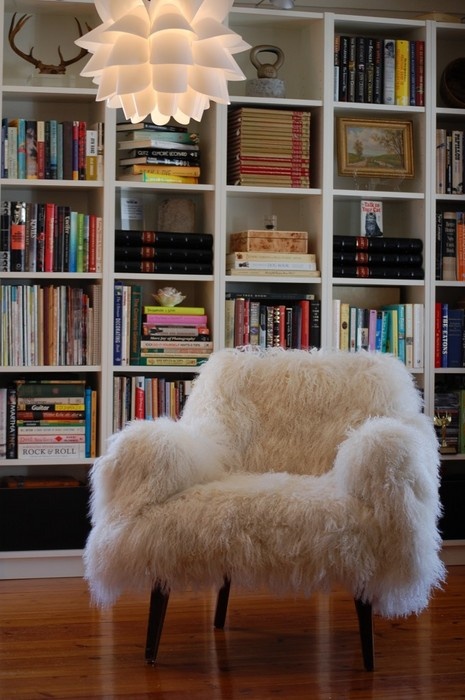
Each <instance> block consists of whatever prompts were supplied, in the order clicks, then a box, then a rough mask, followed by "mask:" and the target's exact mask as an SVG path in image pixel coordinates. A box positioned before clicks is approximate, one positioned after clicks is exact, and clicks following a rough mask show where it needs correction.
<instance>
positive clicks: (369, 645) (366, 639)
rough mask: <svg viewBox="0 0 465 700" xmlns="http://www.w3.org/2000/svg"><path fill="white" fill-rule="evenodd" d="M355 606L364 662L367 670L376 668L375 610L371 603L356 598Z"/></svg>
mask: <svg viewBox="0 0 465 700" xmlns="http://www.w3.org/2000/svg"><path fill="white" fill-rule="evenodd" d="M355 608H356V610H357V616H358V626H359V629H360V641H361V643H362V654H363V663H364V664H365V668H366V670H367V671H373V670H374V668H375V645H374V639H373V612H372V606H371V603H364V602H363V601H362V600H359V599H358V598H355Z"/></svg>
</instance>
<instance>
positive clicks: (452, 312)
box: [447, 309, 464, 367]
mask: <svg viewBox="0 0 465 700" xmlns="http://www.w3.org/2000/svg"><path fill="white" fill-rule="evenodd" d="M463 315H464V310H463V309H449V316H448V324H447V366H448V367H463V359H462V344H463Z"/></svg>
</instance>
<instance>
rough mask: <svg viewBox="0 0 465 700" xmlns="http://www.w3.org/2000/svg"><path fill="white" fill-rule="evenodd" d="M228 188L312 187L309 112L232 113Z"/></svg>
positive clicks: (251, 109) (238, 109) (235, 110)
mask: <svg viewBox="0 0 465 700" xmlns="http://www.w3.org/2000/svg"><path fill="white" fill-rule="evenodd" d="M228 184H230V185H252V186H267V187H310V112H303V111H301V110H294V109H262V108H257V107H236V108H233V109H231V110H230V111H229V116H228Z"/></svg>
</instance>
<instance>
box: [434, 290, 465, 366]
mask: <svg viewBox="0 0 465 700" xmlns="http://www.w3.org/2000/svg"><path fill="white" fill-rule="evenodd" d="M464 310H465V303H464V304H463V305H460V303H459V302H456V303H455V304H448V303H447V302H439V301H438V302H436V304H435V309H434V312H435V313H434V366H435V367H457V368H460V367H465V324H464V313H465V311H464Z"/></svg>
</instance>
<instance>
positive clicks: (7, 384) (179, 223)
mask: <svg viewBox="0 0 465 700" xmlns="http://www.w3.org/2000/svg"><path fill="white" fill-rule="evenodd" d="M414 4H415V5H418V6H419V5H420V3H414ZM51 5H52V3H50V2H45V0H38V1H37V2H32V0H31V2H28V1H27V0H22V2H21V11H24V12H28V13H30V15H31V17H30V19H28V20H27V21H26V23H25V24H24V26H23V27H22V29H21V31H20V33H19V34H18V35H17V36H16V39H15V40H16V42H18V43H19V45H20V46H21V48H22V49H23V50H25V51H28V50H29V47H30V46H34V55H35V56H40V58H41V59H42V60H44V61H46V62H48V63H52V62H54V61H58V60H59V59H58V56H57V53H56V51H55V47H53V46H52V45H51V44H52V42H51V41H50V37H51V36H60V45H61V49H62V51H63V53H64V54H65V55H66V57H67V56H68V55H73V54H75V48H76V47H75V46H74V43H73V42H74V39H75V38H76V36H77V32H78V29H77V24H76V22H75V19H74V17H75V16H76V17H78V19H79V22H80V23H81V27H83V28H84V27H86V25H87V24H89V25H90V26H95V25H96V24H97V23H98V22H99V19H98V17H97V14H96V12H95V8H94V3H93V2H90V0H89V1H88V2H87V1H86V0H84V1H81V2H73V3H69V2H55V3H53V8H51ZM1 9H2V12H1V22H2V23H3V28H2V32H3V39H4V42H3V46H4V49H3V55H2V58H1V66H0V71H1V75H2V88H1V94H0V100H1V102H0V111H1V117H2V127H3V130H2V144H4V143H5V141H8V142H9V143H10V146H9V147H8V148H7V149H5V148H3V159H2V166H1V167H2V171H1V179H0V188H1V192H0V194H1V202H2V207H1V222H2V236H1V251H0V255H1V258H0V260H1V266H0V294H1V303H2V307H1V313H2V316H1V322H2V326H1V329H2V331H1V337H0V367H1V373H0V374H1V380H0V399H1V401H2V403H1V404H0V418H1V416H3V418H1V420H3V424H4V426H5V431H4V440H3V441H4V442H5V446H4V447H3V443H2V449H3V452H2V455H1V456H0V479H1V487H0V578H14V577H29V576H63V575H75V574H79V573H81V570H82V565H81V554H82V545H83V543H84V540H85V536H86V532H87V529H88V526H89V524H88V521H87V519H86V513H87V499H88V491H87V488H86V483H87V477H88V472H89V469H90V468H91V466H92V464H93V462H94V460H95V457H96V456H98V455H99V454H100V453H101V452H102V451H103V450H104V449H105V445H106V441H107V439H108V438H109V437H110V435H111V434H112V433H113V432H115V431H116V430H120V429H121V428H122V427H123V426H124V424H125V423H126V422H127V421H128V420H132V419H137V418H155V417H157V416H159V415H169V416H171V417H173V418H176V416H177V415H179V412H180V411H181V410H182V406H183V403H184V401H185V400H186V398H187V396H188V395H189V391H190V387H191V385H192V382H193V381H194V380H195V376H196V373H197V372H198V368H199V367H200V366H201V364H202V363H203V362H204V361H205V359H207V358H208V355H209V354H210V352H212V351H213V350H216V349H220V348H222V347H234V346H241V345H245V344H256V345H261V346H270V345H272V346H282V347H286V348H293V347H297V348H305V349H307V348H311V347H323V348H331V347H337V348H340V349H341V350H345V351H348V352H349V351H351V350H355V349H358V348H364V347H368V348H369V349H375V350H377V349H380V350H385V351H389V352H395V353H396V354H399V355H400V357H401V358H402V359H403V361H404V362H405V363H406V365H407V366H408V367H409V369H410V370H411V372H412V373H413V375H414V377H415V381H416V383H417V385H418V387H419V389H420V390H421V391H422V393H423V396H424V404H425V411H426V412H427V414H428V415H430V416H432V417H434V416H435V415H436V418H437V419H439V424H438V434H439V436H440V437H441V435H442V431H443V430H445V434H446V442H447V447H448V448H449V449H448V450H444V454H443V455H442V487H441V488H442V493H443V500H444V505H445V519H444V521H443V525H444V536H445V539H446V547H445V550H444V551H445V557H446V558H447V559H448V560H449V561H457V562H462V563H463V561H464V560H465V532H464V531H463V525H462V526H460V523H461V520H460V517H458V516H457V514H458V513H460V509H463V502H464V498H465V496H464V482H465V457H464V454H465V442H464V437H463V435H462V432H463V424H464V422H465V421H464V420H463V418H462V417H463V416H465V409H464V407H463V406H464V405H465V382H464V380H463V378H464V376H465V367H464V364H465V363H464V361H463V345H461V344H460V347H459V348H458V350H457V341H454V340H453V338H454V337H459V336H460V337H462V336H461V335H460V334H461V333H462V335H463V330H462V331H461V330H460V329H461V328H462V329H463V309H464V308H465V303H464V302H465V297H464V296H463V293H462V290H463V288H464V286H463V278H462V277H461V274H462V273H461V272H460V271H459V270H460V267H459V264H458V263H459V262H460V252H459V251H460V250H461V249H460V247H459V240H460V237H459V235H458V231H459V230H460V223H461V221H462V214H463V213H464V212H465V196H464V194H463V190H462V192H459V191H456V192H452V190H451V191H450V192H448V191H447V186H446V185H445V190H444V191H441V190H440V189H439V187H438V184H437V177H438V175H437V172H438V170H437V165H436V152H437V138H439V136H437V135H438V133H441V134H442V133H444V134H445V137H446V139H447V137H448V136H449V135H450V137H451V139H452V134H453V133H454V137H453V138H455V139H459V141H460V137H458V136H457V135H456V132H462V134H463V130H464V129H465V105H464V106H463V107H462V106H457V105H451V104H449V103H448V102H447V100H445V99H444V96H443V91H442V89H441V76H442V74H443V72H444V69H445V68H446V66H448V65H449V64H450V63H451V61H453V60H454V59H458V58H460V57H462V55H463V46H464V39H465V34H464V30H465V27H464V26H463V25H461V24H460V23H455V22H454V23H450V24H445V23H437V22H433V21H429V20H423V19H421V20H420V19H417V20H416V19H398V18H397V19H396V18H386V17H382V16H379V17H377V16H366V15H364V16H357V15H352V14H351V15H343V14H334V13H332V12H329V11H328V12H324V13H322V12H314V11H304V10H293V11H281V10H276V9H274V8H271V9H270V8H266V7H262V6H261V7H260V8H258V7H254V6H252V5H250V6H248V7H234V8H233V9H232V10H231V12H230V14H229V18H228V22H229V24H230V26H231V28H232V29H234V31H236V32H238V33H239V34H240V35H241V36H242V37H243V38H244V39H245V41H247V42H248V43H249V44H250V45H251V46H252V47H260V46H265V47H266V46H268V47H272V49H273V50H275V49H276V51H277V52H278V53H279V52H282V54H283V55H284V62H283V63H282V65H280V66H279V70H278V77H279V80H280V81H282V83H281V87H282V86H284V91H283V90H280V92H279V93H278V94H275V93H273V92H271V93H270V92H269V85H267V89H266V90H262V88H261V86H260V88H257V70H256V67H255V66H254V65H253V64H252V62H251V58H250V56H249V54H248V53H247V52H244V53H242V54H238V55H236V56H235V58H236V60H237V61H238V63H239V64H240V66H241V68H242V70H243V72H244V74H245V76H246V81H245V82H231V83H229V90H230V98H231V103H230V105H215V104H212V105H211V107H210V108H209V109H208V110H206V111H205V113H204V115H203V118H202V121H201V123H197V122H191V123H190V124H189V125H188V127H187V131H186V132H185V133H182V132H180V131H179V130H178V129H177V125H175V124H174V123H170V124H169V125H168V127H169V129H168V130H165V133H163V130H159V131H158V132H157V131H156V130H155V129H154V128H153V127H152V128H140V129H136V128H135V126H134V125H131V124H128V123H125V120H124V115H123V114H122V113H121V112H120V111H118V110H113V109H109V108H107V107H105V106H104V104H102V103H97V102H96V101H95V96H96V91H95V89H94V86H93V85H92V84H91V83H90V82H89V81H87V80H85V79H83V78H81V77H80V76H79V71H80V70H81V67H82V65H83V62H84V60H82V61H81V62H76V63H75V64H73V65H71V66H69V67H68V68H67V72H66V73H65V74H64V75H59V76H53V75H41V74H39V73H38V72H37V71H36V70H35V69H34V68H33V67H32V66H31V64H30V63H28V62H26V61H24V60H23V59H21V58H20V57H19V56H18V55H17V54H16V53H15V52H14V51H13V50H12V49H11V47H10V45H9V41H8V31H9V27H10V22H11V21H12V18H13V15H14V12H15V10H16V2H13V0H2V2H1ZM420 10H421V7H419V12H420ZM459 11H460V10H459ZM375 14H376V13H375ZM16 19H18V16H17V17H16ZM45 28H46V31H45ZM52 29H53V31H52ZM47 37H48V38H47ZM381 50H382V51H381ZM395 51H397V52H398V56H399V57H401V56H403V57H404V60H403V64H402V65H403V66H404V68H405V67H407V68H408V71H407V72H408V77H407V76H406V75H405V72H406V71H405V70H404V71H403V73H404V80H403V81H401V80H400V79H399V77H400V76H401V75H402V71H401V69H400V68H399V70H398V71H397V78H398V80H397V81H396V73H395V72H394V74H392V73H389V61H390V60H392V54H393V52H394V53H395ZM274 55H275V54H273V51H272V54H271V57H270V62H271V63H272V62H273V61H274ZM260 56H261V58H262V59H263V60H266V54H260ZM353 56H355V68H354V67H353V66H352V63H353V61H352V58H351V57H353ZM357 57H358V60H357ZM362 58H363V59H364V60H362ZM349 59H350V60H349ZM394 65H395V64H394ZM399 65H401V64H400V63H399ZM406 86H410V87H408V89H406ZM21 120H23V121H21ZM147 121H149V120H147ZM26 124H29V126H30V125H31V124H32V125H34V127H35V129H36V130H37V129H38V133H42V126H43V127H44V130H45V125H47V126H46V129H47V134H48V137H47V138H48V140H50V133H52V134H55V132H56V139H57V140H56V143H58V144H64V143H65V134H68V133H69V131H70V124H71V125H74V126H75V128H76V130H77V131H76V132H75V133H77V140H78V143H79V133H81V144H85V143H87V142H88V148H89V153H88V155H89V157H91V158H92V159H91V160H89V161H86V160H85V158H84V160H83V161H82V160H81V168H80V167H79V160H78V161H77V165H76V172H75V171H74V168H73V160H72V153H73V150H72V149H71V161H70V160H69V152H68V150H66V149H65V150H63V148H62V152H61V153H60V151H59V150H58V151H57V158H56V163H55V162H54V160H53V158H52V166H53V167H52V169H51V170H50V167H48V169H46V168H45V167H43V166H42V165H41V163H42V161H40V165H39V163H37V162H36V163H35V164H33V163H31V158H29V167H30V168H31V169H30V170H28V161H27V160H24V159H23V156H26V155H27V150H25V152H24V153H23V151H22V149H20V151H21V156H20V157H19V152H18V130H19V129H20V128H21V129H22V128H23V126H24V134H25V138H26V136H28V134H29V137H30V132H29V131H28V128H27V127H26ZM79 125H81V127H79ZM244 125H245V126H244ZM9 129H10V131H9ZM15 129H16V132H15ZM357 130H358V131H357ZM439 130H442V131H441V132H439ZM87 132H90V133H89V134H87ZM72 134H73V130H72V129H71V139H72ZM167 134H168V136H167ZM169 134H170V135H169ZM180 134H181V135H180ZM370 136H374V137H375V140H376V143H377V146H378V150H377V153H375V154H373V152H372V151H373V149H371V148H370V144H369V143H368V140H367V139H368V137H370ZM163 139H165V140H164V141H163ZM397 139H400V141H401V144H402V149H401V150H402V153H399V149H397V150H396V146H395V144H396V143H397ZM39 140H40V139H39ZM13 141H14V143H15V144H16V152H15V149H14V148H13V147H12V146H11V143H13ZM462 141H463V137H462ZM371 145H372V144H371ZM170 150H175V151H176V163H174V162H173V158H172V157H171V156H170V154H169V151H170ZM82 153H83V152H82V151H81V157H82ZM84 153H85V151H84ZM53 154H55V151H53ZM77 154H78V155H77V157H79V147H78V149H77ZM14 155H16V158H14V157H13V156H14ZM47 157H48V159H49V160H50V153H48V156H47ZM20 158H21V162H20ZM94 158H95V160H94ZM49 160H48V161H47V162H48V163H49ZM129 161H130V162H129ZM49 165H50V163H49ZM86 165H87V167H88V170H86ZM70 166H71V169H70ZM23 168H25V170H22V169H23ZM34 168H36V170H35V171H34ZM28 173H29V175H30V176H29V177H28ZM34 174H36V175H37V177H33V175H34ZM393 175H394V176H393ZM462 182H463V180H462ZM451 187H452V182H451ZM18 212H19V219H18ZM23 212H24V217H25V223H24V226H23V228H21V225H20V224H19V223H18V222H19V221H20V219H21V217H22V216H23ZM42 219H43V220H44V223H42ZM45 222H47V224H48V228H47V226H45ZM7 224H8V226H7ZM454 225H455V229H454V231H455V238H453V237H452V229H453V227H454ZM42 227H43V228H44V233H45V231H46V230H48V232H49V236H48V243H47V239H46V237H45V236H44V241H43V243H42V237H41V236H39V240H38V239H37V235H36V234H37V232H38V231H40V230H42ZM7 229H8V231H7ZM78 231H79V232H80V233H79V235H78V236H77V237H78V240H80V241H81V244H80V245H79V246H77V247H74V244H73V245H70V242H69V241H70V238H71V239H72V240H74V238H75V237H76V234H77V233H78ZM381 231H382V235H379V234H380V232H381ZM23 232H24V233H23ZM60 232H61V233H60ZM71 232H72V235H71V236H70V233H71ZM446 234H447V235H446ZM23 237H24V239H25V240H26V241H27V245H26V248H25V249H24V252H21V246H19V249H18V245H17V242H18V241H22V240H23ZM34 237H35V244H34ZM445 240H447V241H448V245H445V243H444V241H445ZM12 241H13V244H12ZM39 242H40V244H39ZM452 243H455V248H454V246H453V245H452ZM454 251H455V254H456V260H455V262H452V261H451V260H450V259H448V258H450V257H451V253H453V252H454ZM462 252H463V251H462ZM464 257H465V256H464ZM448 270H449V272H448ZM167 290H168V291H167ZM173 290H174V291H173ZM166 293H168V294H176V293H179V294H180V295H181V297H182V300H181V302H180V304H179V305H178V306H176V307H175V308H176V309H177V312H175V313H172V312H169V313H166V309H165V311H164V312H163V310H161V309H160V306H161V304H160V301H159V299H160V295H163V294H166ZM446 311H447V312H448V316H447V319H448V324H449V326H450V328H449V335H447V333H446V332H445V330H444V329H445V328H446V325H445V321H444V315H445V312H446ZM181 312H182V313H181ZM439 313H440V314H441V316H440V317H439V316H438V314H439ZM160 314H162V315H161V316H160ZM178 314H179V315H178ZM438 319H440V320H438ZM388 329H389V331H388ZM394 329H395V332H394ZM438 333H439V335H438ZM449 336H450V339H449ZM438 340H441V342H440V343H439V346H438ZM445 340H449V343H450V344H449V348H448V351H449V352H448V357H447V360H445V359H444V347H443V345H444V342H445ZM454 342H455V345H454ZM438 347H439V350H440V352H439V355H438ZM78 387H79V392H81V391H82V394H77V393H74V392H73V389H74V390H75V391H76V392H77V391H78ZM54 390H55V391H57V392H58V396H56V394H54V393H51V394H50V395H49V396H47V395H46V393H40V392H47V391H50V392H52V391H54ZM14 392H16V401H15V408H16V416H15V417H14V423H12V422H10V425H13V426H14V430H13V434H14V437H15V438H16V443H15V444H13V441H12V438H9V437H8V415H9V412H8V407H9V405H10V404H9V401H8V400H9V399H11V404H12V403H13V400H12V397H13V395H14ZM60 393H61V396H60ZM18 394H19V399H20V400H19V399H18ZM54 397H56V400H55V398H54ZM36 398H37V399H41V405H39V404H37V405H36V404H35V399H36ZM52 399H53V400H52ZM82 407H83V408H82ZM47 411H53V413H54V414H55V415H56V417H55V418H51V414H49V416H48V418H47V417H46V415H45V414H46V413H47ZM65 414H66V415H67V418H65ZM12 415H13V414H11V416H12ZM449 415H450V417H451V422H450V423H449V422H448V419H447V420H445V424H444V426H442V425H441V423H440V419H441V416H442V417H445V416H449ZM11 416H10V418H11ZM60 419H61V423H63V425H60V426H59V427H60V428H63V430H62V431H61V432H58V431H55V426H56V424H55V423H52V422H51V420H60ZM11 420H13V419H11ZM66 421H69V422H68V423H66ZM31 422H32V424H31ZM39 423H40V424H39ZM65 423H66V424H65ZM65 428H66V429H65ZM50 435H52V437H56V438H58V440H57V442H58V443H59V446H58V447H57V445H56V444H55V445H53V443H52V445H53V450H52V451H53V452H54V454H53V455H52V454H51V452H50V451H48V450H50V449H52V448H51V447H49V445H50V443H49V442H47V440H49V439H50ZM19 437H21V441H20V442H18V439H19ZM19 445H21V447H20V451H19V452H18V447H19ZM7 449H8V455H7ZM35 452H36V453H37V454H36V455H34V453H35ZM28 486H29V488H28ZM31 486H35V487H36V488H31ZM37 487H39V488H37ZM44 513H46V514H47V518H46V522H45V524H44V522H43V521H39V516H43V514H44ZM12 533H14V536H13V534H12ZM39 533H40V536H39ZM57 533H59V536H58V535H57Z"/></svg>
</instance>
